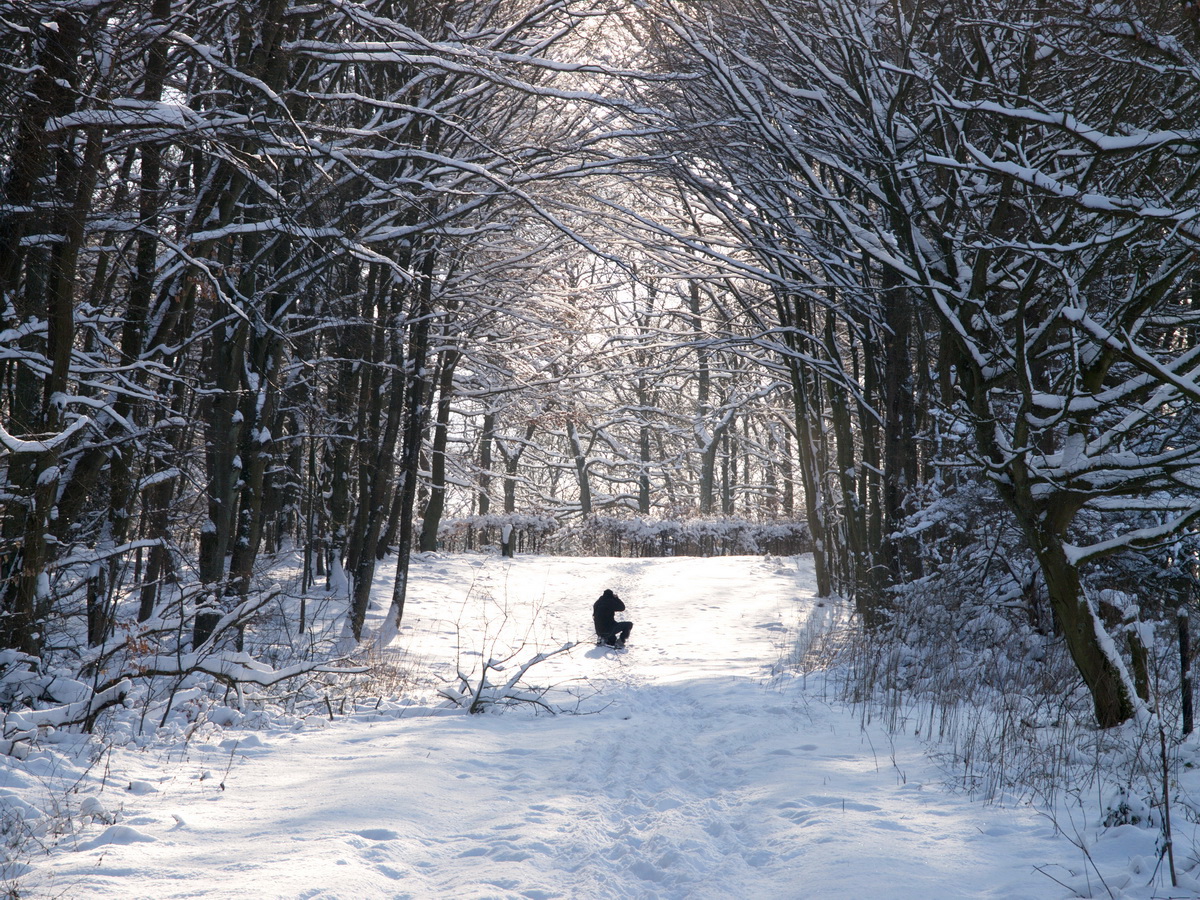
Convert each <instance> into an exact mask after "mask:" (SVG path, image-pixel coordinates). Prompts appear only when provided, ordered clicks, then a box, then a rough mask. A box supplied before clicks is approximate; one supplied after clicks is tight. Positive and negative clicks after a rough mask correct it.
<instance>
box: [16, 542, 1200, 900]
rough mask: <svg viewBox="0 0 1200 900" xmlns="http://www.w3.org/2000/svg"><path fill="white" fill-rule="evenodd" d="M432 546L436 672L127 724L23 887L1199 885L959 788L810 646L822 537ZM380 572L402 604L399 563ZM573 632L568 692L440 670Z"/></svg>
mask: <svg viewBox="0 0 1200 900" xmlns="http://www.w3.org/2000/svg"><path fill="white" fill-rule="evenodd" d="M414 574H415V581H414V586H413V590H412V594H411V596H410V600H409V604H408V610H407V614H406V619H405V627H404V629H403V632H402V634H401V636H400V638H399V639H398V640H397V641H396V644H395V646H396V647H398V648H402V650H403V652H404V657H403V665H404V666H405V667H406V669H407V671H408V677H409V678H410V679H411V680H412V683H413V684H414V686H415V688H414V689H416V690H417V694H416V695H415V699H414V698H410V700H409V702H408V703H407V705H406V704H402V703H385V704H380V705H379V708H378V709H373V708H366V709H364V708H361V707H360V708H358V709H356V710H350V709H341V710H339V709H337V708H334V707H331V709H332V711H333V713H334V716H333V718H332V720H331V719H330V718H329V717H328V716H324V717H315V716H314V717H310V718H309V719H308V720H307V721H306V722H305V723H304V724H303V726H302V727H300V726H298V725H295V724H293V725H292V726H289V727H287V728H284V727H281V726H280V725H278V724H274V725H270V724H268V725H267V726H266V727H263V726H261V725H259V726H258V727H257V728H256V727H253V726H254V722H255V719H254V717H247V718H244V719H241V720H240V722H239V723H238V724H231V725H228V726H226V727H221V726H218V725H215V724H209V725H206V726H205V727H204V728H203V729H200V730H198V731H197V732H196V733H195V734H194V735H193V736H192V739H191V740H190V741H189V742H187V743H186V744H182V743H181V744H176V745H174V746H170V747H167V746H165V745H151V746H149V747H144V748H142V749H129V748H127V749H118V750H114V752H112V753H111V754H108V755H106V756H105V757H103V758H102V760H101V761H100V762H99V763H97V765H96V766H93V768H92V770H91V771H89V772H87V773H86V775H83V774H81V776H80V779H79V784H80V795H79V796H75V797H73V798H72V800H71V802H73V803H75V802H77V803H80V804H81V805H82V806H83V808H84V809H85V810H86V811H88V812H89V814H90V815H91V816H92V821H91V824H89V825H88V826H87V827H86V828H84V829H83V830H82V831H81V832H79V833H76V834H73V835H71V836H69V837H66V838H63V839H60V840H59V842H58V843H57V844H52V843H50V842H49V841H47V842H46V849H47V850H48V851H49V852H45V853H38V854H36V855H34V856H33V857H32V858H31V859H30V860H29V862H30V865H31V866H32V868H31V869H30V870H29V871H28V872H26V873H25V874H24V876H23V877H22V878H20V880H19V887H20V894H19V896H21V897H22V898H28V897H70V898H96V897H104V898H153V900H167V898H183V897H204V898H222V897H230V898H232V897H237V898H297V900H298V898H306V900H316V898H323V900H333V898H340V900H367V898H417V900H426V898H454V900H467V898H534V900H548V898H579V900H589V898H679V900H684V898H688V900H692V898H696V900H700V898H712V900H727V898H744V900H784V898H814V900H825V898H847V900H858V898H871V900H889V898H890V900H910V898H911V900H939V898H975V897H979V898H1011V900H1015V898H1057V897H1068V896H1076V895H1077V894H1076V893H1075V892H1077V891H1082V890H1085V889H1086V888H1087V886H1088V885H1089V884H1090V885H1091V888H1092V890H1093V892H1094V893H1093V894H1092V895H1093V896H1100V897H1104V896H1110V893H1109V891H1110V890H1111V891H1112V895H1113V896H1124V897H1151V896H1154V897H1183V896H1194V894H1193V893H1192V892H1189V891H1187V890H1183V889H1170V888H1164V887H1162V886H1161V885H1162V883H1163V879H1162V877H1161V872H1160V874H1159V876H1158V877H1157V878H1155V877H1152V874H1151V872H1152V870H1153V869H1154V866H1155V862H1156V860H1155V858H1154V857H1155V840H1156V837H1157V832H1156V831H1154V830H1144V829H1139V828H1136V827H1134V826H1121V827H1119V828H1116V829H1110V830H1109V831H1107V832H1104V833H1103V835H1102V836H1101V837H1100V838H1099V840H1098V841H1097V842H1096V843H1095V844H1094V846H1092V847H1091V854H1092V858H1093V860H1094V861H1095V864H1096V866H1097V867H1098V868H1097V869H1093V868H1092V867H1091V864H1089V863H1088V862H1087V860H1086V859H1085V857H1084V855H1083V854H1082V853H1081V852H1080V851H1079V850H1078V849H1076V847H1075V846H1073V845H1072V843H1071V842H1070V841H1068V840H1067V839H1065V838H1064V837H1063V836H1061V835H1060V834H1057V833H1056V829H1055V827H1054V824H1053V823H1052V822H1051V821H1050V820H1049V819H1048V818H1047V817H1045V816H1043V815H1041V814H1039V813H1038V812H1037V811H1036V810H1034V809H1032V808H1030V807H1024V806H1018V807H1013V808H1005V807H1002V806H998V805H985V804H982V803H978V802H974V801H972V800H971V799H969V798H968V797H966V796H964V795H962V794H961V793H956V792H954V791H951V790H949V789H947V788H946V787H944V784H945V782H946V781H947V780H949V777H948V773H947V772H945V771H942V770H940V769H938V768H937V767H936V766H935V765H934V764H933V763H931V762H930V760H929V758H928V757H927V755H926V752H925V748H924V747H923V746H922V745H921V744H920V743H918V742H917V741H916V740H915V739H913V738H911V737H907V736H903V735H902V736H897V737H889V736H888V734H887V733H886V732H885V731H883V730H882V729H880V728H879V727H877V726H875V725H870V724H868V725H866V726H865V727H864V726H863V724H862V722H861V721H860V720H861V716H860V715H859V714H858V713H857V712H856V711H855V710H854V709H851V708H846V707H843V706H840V705H838V704H836V703H833V702H831V701H829V700H828V699H827V698H828V691H827V690H826V688H825V686H824V684H823V681H822V678H821V676H820V675H819V674H816V675H813V674H810V675H808V676H807V677H804V678H801V677H799V676H796V675H794V674H791V673H789V672H788V671H785V670H784V669H783V667H781V666H780V661H781V659H783V658H785V657H787V656H788V655H789V654H790V653H791V651H792V646H793V642H794V640H795V637H796V635H797V634H798V633H799V631H800V629H801V628H802V627H803V626H804V625H805V623H806V622H809V621H810V620H812V619H816V620H821V619H824V618H826V617H827V616H828V615H829V613H830V612H831V611H830V610H829V609H828V608H826V607H822V606H820V605H818V602H817V601H816V600H814V598H813V596H812V578H811V572H810V571H809V563H808V560H807V559H806V558H800V559H786V560H779V559H776V560H771V559H761V558H749V557H746V558H736V559H730V558H722V559H668V560H662V559H638V560H622V559H575V558H572V559H563V558H553V559H547V558H536V557H527V558H519V559H516V560H511V561H510V560H502V559H498V558H495V557H483V556H462V557H453V556H441V555H438V556H425V557H422V558H420V559H418V560H417V561H416V563H415V565H414ZM377 587H378V590H379V595H380V598H381V600H380V606H381V607H385V606H386V599H387V597H388V596H389V592H390V573H389V572H386V571H385V572H383V573H381V575H380V579H379V583H378V585H377ZM605 587H611V588H613V589H614V590H616V591H617V593H619V594H620V595H621V596H622V597H623V598H624V600H625V601H626V603H627V604H628V616H629V618H631V619H632V620H633V621H634V622H635V627H634V632H633V637H632V639H631V641H630V645H629V648H628V649H627V650H626V651H625V652H622V653H616V652H613V651H610V650H606V649H603V648H597V647H596V646H595V645H594V643H593V640H592V635H591V629H590V604H591V602H592V601H593V600H594V599H595V598H596V596H598V595H599V593H600V591H601V590H602V589H603V588H605ZM376 614H377V615H378V611H377V612H376ZM572 641H577V642H578V644H577V645H576V646H575V647H573V648H572V649H570V650H569V651H567V652H565V653H561V654H558V655H556V656H553V657H551V658H550V659H548V660H546V661H545V662H543V663H541V664H539V665H537V666H535V667H533V668H531V669H530V670H529V671H528V673H527V675H526V678H525V680H524V682H525V685H526V686H527V687H530V686H531V687H537V688H550V689H551V690H550V691H549V693H546V694H544V695H533V696H540V697H541V699H542V701H543V702H545V703H547V704H549V705H550V706H552V707H553V708H554V709H556V710H558V711H559V714H557V715H551V714H548V713H546V712H545V711H542V710H541V709H540V708H539V707H537V706H534V705H530V704H524V705H521V706H518V707H515V708H511V709H507V710H505V711H503V712H498V713H496V712H494V713H490V714H483V715H467V714H465V713H463V712H461V711H451V710H448V709H446V708H444V706H443V705H442V704H441V703H440V702H439V701H438V698H436V696H434V695H433V694H432V693H431V692H428V691H426V692H425V693H423V694H422V693H420V690H419V688H420V685H421V684H425V683H428V679H429V678H431V677H433V676H434V675H436V674H438V673H440V674H441V676H442V677H443V678H447V677H449V676H450V675H451V674H452V670H453V668H454V666H455V665H457V667H458V668H459V669H460V670H462V671H464V672H465V673H467V674H468V675H469V674H470V673H471V672H472V671H474V672H475V673H476V675H477V673H478V669H479V664H480V661H481V659H483V658H487V657H498V656H502V655H508V654H507V653H506V652H504V648H506V647H513V646H516V647H517V648H518V649H517V651H516V655H515V657H514V660H513V664H514V665H515V664H519V663H521V662H524V661H526V660H528V659H530V658H532V657H533V656H534V654H535V653H536V652H538V651H552V650H555V649H558V648H559V647H561V646H562V645H563V644H564V643H569V642H572ZM514 665H510V666H508V667H506V669H505V671H504V672H498V673H495V674H494V675H493V678H492V680H493V681H497V682H498V681H501V680H502V679H503V677H504V676H505V675H506V674H508V673H510V672H512V671H513V670H514ZM31 762H32V763H33V764H34V765H33V768H32V770H31V769H30V763H31ZM36 762H37V760H36V758H35V759H33V760H32V761H26V764H24V765H25V767H24V768H22V769H21V770H20V771H18V770H17V769H16V768H15V767H14V764H12V763H11V762H10V763H9V764H8V765H9V768H8V769H7V770H3V771H0V775H2V776H3V779H4V780H3V781H0V795H4V796H7V798H8V801H7V802H20V798H21V797H22V796H25V797H29V796H31V795H32V793H34V792H36V791H37V790H38V784H37V780H36V777H35V775H36ZM30 771H33V772H34V775H30ZM1098 834H1099V832H1098ZM1139 855H1140V858H1141V859H1142V860H1143V861H1144V860H1148V861H1149V862H1148V863H1146V864H1145V865H1144V867H1143V868H1144V872H1143V874H1141V875H1137V874H1135V873H1136V871H1137V869H1138V868H1139V865H1141V863H1139V861H1138V860H1139ZM1131 858H1132V859H1133V860H1134V862H1133V863H1132V864H1131V862H1130V860H1131ZM1097 873H1098V874H1099V875H1101V876H1104V881H1106V882H1107V883H1108V886H1107V887H1106V886H1105V884H1104V883H1102V881H1101V879H1100V878H1099V877H1097ZM1064 885H1069V886H1070V887H1071V888H1072V889H1073V890H1068V889H1067V887H1066V886H1064ZM1154 885H1158V887H1154ZM1122 887H1123V888H1124V890H1125V892H1124V893H1122V892H1121V888H1122Z"/></svg>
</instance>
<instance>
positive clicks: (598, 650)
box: [583, 644, 625, 659]
mask: <svg viewBox="0 0 1200 900" xmlns="http://www.w3.org/2000/svg"><path fill="white" fill-rule="evenodd" d="M624 652H625V648H624V647H610V646H608V645H607V644H597V645H596V646H595V647H592V648H591V649H589V650H588V651H587V652H586V653H584V654H583V655H584V656H586V657H587V658H588V659H604V658H605V657H606V656H618V655H619V654H621V653H624Z"/></svg>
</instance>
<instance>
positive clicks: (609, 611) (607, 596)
mask: <svg viewBox="0 0 1200 900" xmlns="http://www.w3.org/2000/svg"><path fill="white" fill-rule="evenodd" d="M624 611H625V604H624V603H622V602H621V598H620V597H618V596H617V595H616V594H614V593H613V592H612V591H605V592H604V593H603V594H602V595H601V596H600V599H599V600H597V601H596V602H595V603H594V604H593V605H592V621H593V622H595V623H596V633H597V634H604V633H605V632H608V631H616V629H617V619H616V614H617V613H619V612H624Z"/></svg>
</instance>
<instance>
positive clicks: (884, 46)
mask: <svg viewBox="0 0 1200 900" xmlns="http://www.w3.org/2000/svg"><path fill="white" fill-rule="evenodd" d="M1198 88H1200V26H1198V24H1197V21H1196V18H1195V8H1194V5H1192V4H1184V5H1183V6H1182V7H1180V6H1179V5H1178V4H1164V3H1160V2H1154V3H1151V2H1148V0H1112V2H1102V3H1091V2H1087V3H1084V2H1074V0H1064V2H1048V3H1034V4H1030V3H1028V2H1024V0H1022V2H1015V0H976V2H969V3H968V2H965V0H944V2H939V0H933V2H922V0H915V2H910V0H890V2H856V0H723V2H721V3H713V2H709V0H637V2H620V0H214V2H207V0H206V2H197V0H138V2H134V0H16V2H13V0H8V2H0V178H2V180H3V198H2V201H0V315H2V317H3V321H2V323H0V334H2V338H0V354H2V355H0V441H2V443H3V449H2V450H0V490H2V492H3V518H2V521H0V590H2V592H3V594H2V598H0V642H2V646H3V648H6V649H3V650H0V664H2V665H3V666H4V667H5V668H4V671H5V672H7V673H8V674H7V675H6V676H5V677H3V678H0V686H2V687H3V688H4V691H5V694H4V697H3V700H4V703H5V705H6V706H10V705H14V704H19V705H37V704H38V703H42V702H46V701H47V698H46V697H45V696H43V689H44V688H45V686H46V684H47V683H48V681H47V679H49V678H51V677H52V676H51V675H50V674H48V673H51V672H53V671H60V672H61V671H64V670H63V669H62V667H64V666H65V667H67V668H68V669H70V671H72V672H73V673H75V674H76V675H79V676H81V677H83V678H84V679H85V680H87V681H89V682H90V683H91V684H92V685H93V686H94V693H93V695H92V696H91V697H90V698H88V700H87V702H85V703H83V704H82V705H77V706H76V707H74V709H75V713H76V714H77V715H76V716H75V718H74V719H73V720H71V721H73V723H74V724H76V725H83V726H86V727H90V725H91V724H92V723H93V722H94V720H95V717H96V716H97V715H98V714H99V713H100V711H101V710H102V708H103V706H104V705H105V704H107V703H113V702H118V701H119V699H120V698H121V697H122V696H123V685H126V684H127V683H128V680H129V679H131V678H140V677H149V676H153V675H156V674H161V673H171V672H174V673H180V672H184V671H187V670H188V669H189V667H194V666H198V665H200V663H199V662H198V661H199V660H201V659H202V658H203V657H204V655H205V653H211V652H212V651H213V650H214V649H215V648H218V647H220V646H224V644H223V643H222V642H226V643H229V642H232V643H233V644H236V646H237V649H238V650H241V649H242V647H243V641H244V639H245V635H246V631H247V628H250V629H251V630H252V629H253V622H254V617H255V615H256V613H257V612H258V611H259V610H261V608H262V605H263V603H264V602H266V598H269V597H271V596H273V593H274V592H275V591H276V590H277V589H276V588H274V587H273V586H272V584H271V580H270V577H269V562H270V559H271V558H272V556H273V555H274V554H276V553H279V552H281V551H283V550H295V551H296V552H298V553H300V554H302V556H303V560H304V567H305V579H306V582H309V583H311V582H312V581H319V582H323V583H324V584H326V585H328V586H329V587H330V589H331V590H334V591H337V592H340V596H341V597H342V598H343V599H344V607H343V611H344V616H345V622H346V627H347V629H348V632H349V633H350V634H352V636H353V638H354V639H355V640H358V641H365V640H366V639H367V638H368V637H369V635H367V634H366V633H365V631H364V621H365V616H366V612H367V609H368V603H369V600H370V597H369V592H370V590H371V585H372V581H373V578H374V574H375V569H376V566H377V564H378V562H379V561H380V560H382V559H385V558H386V557H388V556H389V555H394V556H395V558H396V560H397V577H396V579H395V586H394V591H393V596H392V604H391V615H390V619H391V621H392V622H393V624H394V625H397V626H398V625H399V623H400V622H401V620H402V617H403V614H404V604H405V599H406V593H407V587H408V585H407V577H406V572H407V562H408V560H409V559H410V558H411V556H412V554H413V553H415V552H420V551H431V550H438V549H495V550H496V552H504V553H513V552H518V551H528V552H535V551H536V552H555V553H585V552H597V553H612V554H619V553H664V554H666V553H718V552H740V553H744V552H774V553H796V552H801V551H804V552H811V553H813V555H814V559H815V563H816V571H817V577H818V581H819V586H820V590H821V591H822V592H823V593H825V594H839V595H841V596H843V597H849V598H852V599H853V602H854V606H855V610H856V612H857V615H858V618H859V622H860V625H861V627H862V628H863V629H865V630H866V631H868V632H874V633H877V634H878V639H879V640H881V641H883V640H887V639H888V637H887V636H888V635H889V634H894V626H895V623H897V622H908V621H910V620H909V618H906V615H905V610H911V609H927V608H929V607H930V606H931V605H933V604H934V603H935V601H936V602H938V603H942V601H941V600H939V599H938V598H945V597H947V596H950V595H953V598H954V600H953V603H951V604H948V605H947V604H944V603H943V604H942V606H944V608H945V609H946V610H949V612H947V615H949V616H950V619H949V620H947V621H948V627H950V628H952V629H953V628H955V627H957V626H958V625H959V624H964V623H965V622H966V621H968V620H970V619H971V618H972V617H977V616H978V615H979V614H980V611H981V610H986V611H988V612H989V614H992V615H999V616H1003V617H1009V618H1012V619H1016V620H1021V621H1023V622H1026V623H1028V624H1029V625H1030V626H1031V627H1032V628H1034V629H1035V630H1037V631H1039V632H1041V633H1045V634H1053V635H1054V636H1055V637H1056V638H1057V639H1060V640H1061V641H1062V643H1063V644H1064V645H1065V647H1066V648H1067V651H1068V652H1069V654H1070V658H1071V659H1072V661H1073V663H1074V665H1075V667H1076V668H1077V669H1078V672H1079V675H1080V677H1081V679H1082V682H1083V683H1084V684H1086V687H1087V691H1088V696H1089V697H1090V700H1091V703H1092V705H1093V708H1094V715H1095V720H1096V722H1097V723H1098V724H1099V725H1100V726H1102V727H1107V726H1114V725H1118V724H1120V723H1122V722H1124V721H1126V720H1128V719H1129V718H1130V717H1132V716H1134V715H1135V712H1136V710H1137V709H1138V708H1139V704H1141V703H1143V702H1145V701H1147V700H1149V699H1150V696H1151V695H1150V681H1151V677H1150V673H1149V672H1148V667H1147V649H1146V648H1147V646H1148V645H1149V644H1151V643H1153V642H1154V641H1155V640H1156V639H1157V638H1156V635H1157V634H1158V633H1159V632H1161V634H1163V635H1168V636H1170V640H1171V641H1172V642H1173V643H1172V646H1175V643H1174V642H1177V646H1178V650H1179V654H1178V657H1177V658H1176V660H1175V662H1174V663H1173V669H1172V670H1171V671H1172V675H1171V681H1172V683H1173V684H1175V685H1177V686H1179V687H1181V688H1182V695H1183V696H1184V698H1185V702H1184V703H1183V708H1184V709H1185V710H1186V713H1185V715H1184V719H1185V722H1184V727H1185V728H1188V729H1190V705H1189V704H1190V691H1191V688H1190V683H1189V680H1188V674H1187V672H1188V665H1189V663H1190V659H1191V649H1190V628H1191V626H1190V624H1189V619H1188V611H1189V609H1190V607H1191V606H1193V605H1194V603H1195V599H1196V585H1197V578H1198V571H1197V566H1198V564H1200V560H1198V559H1197V556H1196V540H1195V537H1194V526H1193V523H1194V522H1195V520H1196V519H1197V518H1198V517H1200V474H1198V473H1200V420H1198V419H1197V414H1196V409H1197V406H1196V403H1197V401H1198V400H1200V381H1198V380H1197V375H1198V374H1200V342H1198V341H1197V336H1198V335H1200V330H1198V328H1200V310H1198V309H1197V307H1196V305H1195V296H1196V295H1195V288H1196V285H1197V283H1198V281H1200V256H1198V253H1197V251H1198V243H1197V242H1198V239H1200V225H1198V217H1200V131H1197V128H1196V123H1197V122H1200V90H1198ZM307 586H308V584H306V585H305V587H307ZM939 608H942V607H939ZM301 610H303V606H302V607H301ZM958 616H961V617H962V619H961V620H957V621H956V619H955V617H958ZM931 621H932V620H931ZM947 621H942V620H938V622H939V624H938V627H939V628H941V627H945V626H947ZM294 628H295V633H296V634H297V635H303V633H304V631H305V621H304V619H303V612H301V618H300V620H299V621H298V622H296V623H294ZM934 639H936V636H934V635H931V636H930V640H934ZM301 643H302V642H301ZM13 673H18V674H16V675H14V674H13ZM226 676H227V677H232V676H229V673H228V672H226ZM1176 693H1178V691H1177V692H1176Z"/></svg>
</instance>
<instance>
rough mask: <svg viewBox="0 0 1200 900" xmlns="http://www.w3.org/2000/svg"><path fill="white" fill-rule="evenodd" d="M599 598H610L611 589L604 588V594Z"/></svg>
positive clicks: (611, 594)
mask: <svg viewBox="0 0 1200 900" xmlns="http://www.w3.org/2000/svg"><path fill="white" fill-rule="evenodd" d="M600 596H601V597H611V596H613V592H612V589H611V588H605V589H604V593H603V594H601V595H600Z"/></svg>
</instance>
